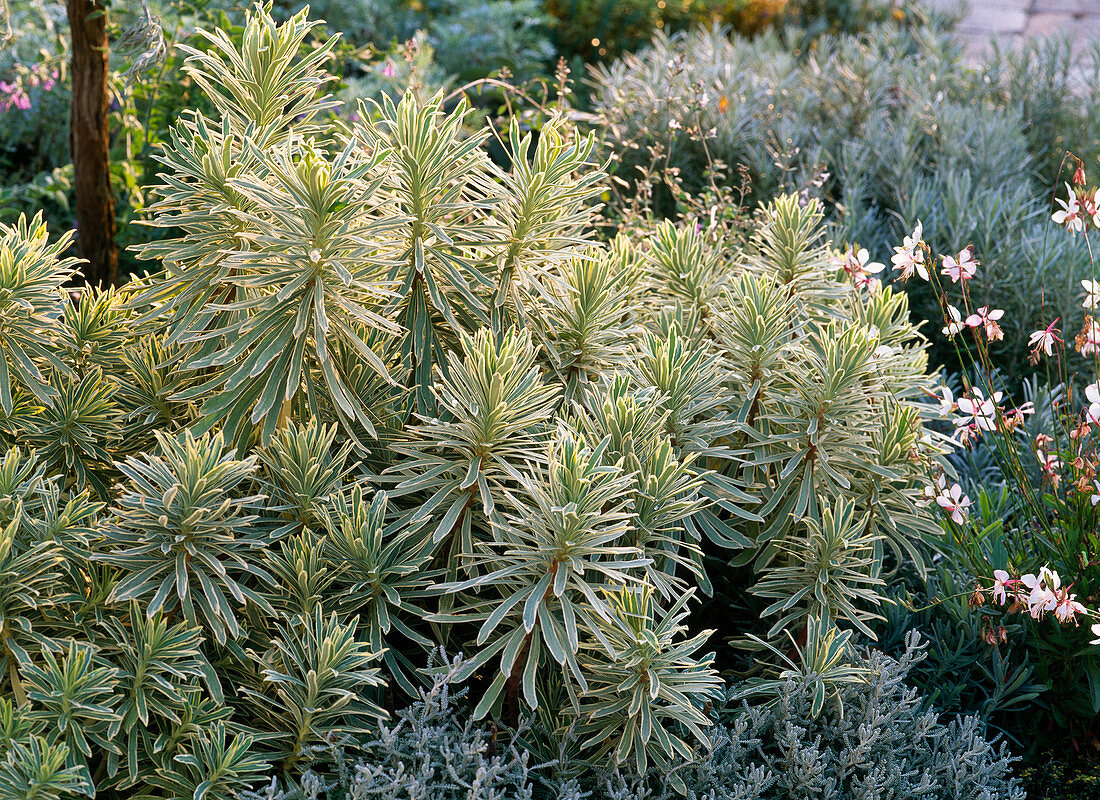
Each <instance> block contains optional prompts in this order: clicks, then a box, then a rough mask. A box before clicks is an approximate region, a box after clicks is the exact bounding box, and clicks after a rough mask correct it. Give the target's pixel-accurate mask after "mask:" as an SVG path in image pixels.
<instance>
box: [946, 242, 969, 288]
mask: <svg viewBox="0 0 1100 800" xmlns="http://www.w3.org/2000/svg"><path fill="white" fill-rule="evenodd" d="M942 258H943V269H942V270H940V273H941V274H943V275H946V276H947V277H949V278H950V279H951V282H952V283H958V282H959V281H968V280H970V279H971V278H973V277H974V275H975V273H977V271H978V262H977V261H975V260H974V251H973V250H971V249H970V248H969V247H967V248H966V249H964V250H960V251H959V256H958V258H957V259H956V258H952V257H951V256H943V257H942Z"/></svg>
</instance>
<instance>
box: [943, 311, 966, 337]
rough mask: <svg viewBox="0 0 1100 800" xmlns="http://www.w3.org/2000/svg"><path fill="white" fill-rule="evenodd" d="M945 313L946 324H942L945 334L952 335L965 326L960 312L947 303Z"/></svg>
mask: <svg viewBox="0 0 1100 800" xmlns="http://www.w3.org/2000/svg"><path fill="white" fill-rule="evenodd" d="M947 315H948V318H947V324H946V325H944V326H943V332H944V335H945V336H954V335H955V334H956V333H958V332H959V331H961V330H962V329H963V328H965V327H966V325H965V324H964V323H963V318H962V313H960V311H959V309H957V308H955V307H954V306H951V305H949V306H948V307H947Z"/></svg>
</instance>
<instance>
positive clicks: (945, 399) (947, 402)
mask: <svg viewBox="0 0 1100 800" xmlns="http://www.w3.org/2000/svg"><path fill="white" fill-rule="evenodd" d="M940 393H941V394H940V395H937V398H936V399H938V400H939V401H940V416H941V417H946V416H948V415H950V414H951V413H952V412H953V411H955V410H956V409H957V408H958V405H957V404H956V403H955V395H954V394H952V392H951V389H950V387H947V386H941V387H940Z"/></svg>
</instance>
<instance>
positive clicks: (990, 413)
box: [955, 387, 1002, 431]
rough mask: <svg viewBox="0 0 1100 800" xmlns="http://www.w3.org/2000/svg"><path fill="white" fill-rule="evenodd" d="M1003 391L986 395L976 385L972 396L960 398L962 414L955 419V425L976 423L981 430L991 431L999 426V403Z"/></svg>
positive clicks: (959, 426) (961, 425)
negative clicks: (990, 395)
mask: <svg viewBox="0 0 1100 800" xmlns="http://www.w3.org/2000/svg"><path fill="white" fill-rule="evenodd" d="M1001 396H1002V393H1001V392H995V393H994V394H993V396H992V397H985V395H983V394H982V390H981V389H978V388H977V387H975V388H974V389H973V391H972V392H971V397H960V398H959V411H960V412H962V416H960V417H958V418H957V419H956V420H955V426H956V427H958V428H961V427H963V426H965V425H976V426H977V427H978V429H979V430H983V431H991V430H993V429H994V428H996V427H997V403H999V402H1001Z"/></svg>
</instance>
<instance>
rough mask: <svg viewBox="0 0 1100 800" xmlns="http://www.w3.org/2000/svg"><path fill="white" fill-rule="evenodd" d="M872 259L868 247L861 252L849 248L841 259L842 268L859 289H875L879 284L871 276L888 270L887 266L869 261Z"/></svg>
mask: <svg viewBox="0 0 1100 800" xmlns="http://www.w3.org/2000/svg"><path fill="white" fill-rule="evenodd" d="M870 257H871V255H870V253H868V252H867V248H866V247H861V248H860V249H859V250H856V249H855V248H854V247H849V248H848V250H847V252H845V253H844V255H843V256H842V257H841V259H840V265H841V267H842V268H843V269H844V271H845V272H847V273H848V275H849V276H850V277H851V279H852V283H853V284H854V285H855V287H856V288H857V289H863V288H868V289H874V288H875V287H876V285H877V284H878V279H877V278H873V277H871V276H872V275H877V274H878V273H880V272H882V271H883V270H884V269H886V265H885V264H880V263H879V262H877V261H869V259H870Z"/></svg>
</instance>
